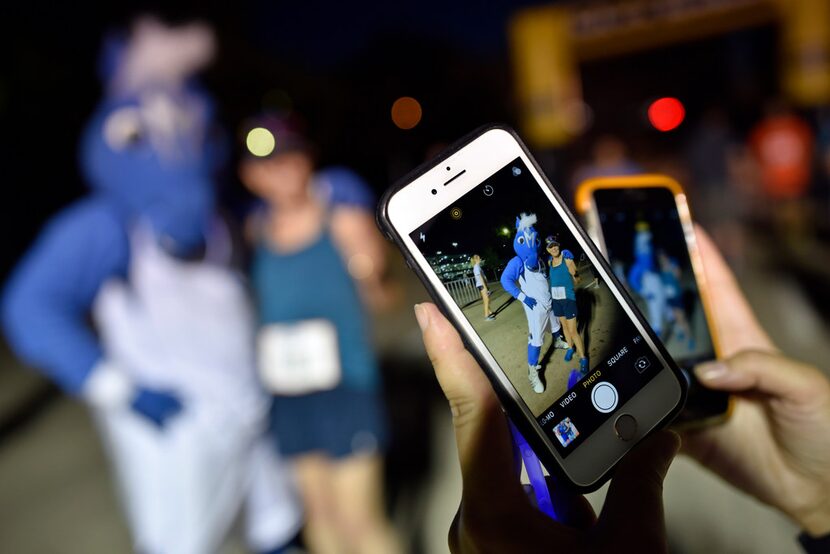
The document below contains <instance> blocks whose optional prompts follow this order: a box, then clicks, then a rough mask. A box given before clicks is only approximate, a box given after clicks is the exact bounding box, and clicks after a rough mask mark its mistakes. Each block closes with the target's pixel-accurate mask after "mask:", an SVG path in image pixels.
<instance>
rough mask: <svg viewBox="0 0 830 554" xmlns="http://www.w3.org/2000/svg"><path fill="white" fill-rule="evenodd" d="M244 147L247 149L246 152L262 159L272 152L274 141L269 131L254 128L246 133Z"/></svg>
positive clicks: (262, 128)
mask: <svg viewBox="0 0 830 554" xmlns="http://www.w3.org/2000/svg"><path fill="white" fill-rule="evenodd" d="M245 145H246V146H247V147H248V152H250V153H251V154H253V155H254V156H258V157H260V158H262V157H265V156H267V155H269V154H270V153H271V152H273V151H274V146H275V145H276V141H275V140H274V134H273V133H272V132H271V131H269V130H268V129H266V128H264V127H255V128H253V129H251V130H250V131H248V136H247V137H245Z"/></svg>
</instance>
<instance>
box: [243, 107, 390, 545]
mask: <svg viewBox="0 0 830 554" xmlns="http://www.w3.org/2000/svg"><path fill="white" fill-rule="evenodd" d="M253 127H254V131H256V132H257V133H259V134H260V135H261V136H264V137H265V142H266V143H268V142H269V140H270V141H271V142H270V144H272V145H274V144H275V146H274V147H273V150H272V151H271V152H269V153H267V155H265V156H262V157H254V156H248V157H246V158H245V159H243V161H242V162H241V166H240V178H241V180H242V182H243V183H244V184H245V186H246V187H247V188H248V189H249V190H250V191H251V192H252V193H254V194H255V195H256V196H258V197H259V198H261V199H262V200H263V201H264V205H263V206H262V208H261V209H260V210H258V211H256V212H255V213H254V215H252V216H251V217H250V218H249V221H248V225H247V230H248V234H249V236H250V238H251V239H252V241H253V242H254V244H255V254H254V259H253V269H252V284H253V288H254V295H255V298H256V303H257V308H258V310H259V322H260V331H259V335H258V345H257V346H258V352H259V364H260V371H261V374H262V378H263V381H264V383H265V385H266V387H267V388H268V389H269V391H270V392H271V393H272V395H273V404H272V410H271V423H272V429H273V432H274V434H275V438H276V439H277V444H278V446H279V449H280V451H281V452H282V454H283V455H284V456H285V457H287V458H288V459H289V460H291V461H292V462H293V466H294V468H295V470H296V475H297V479H298V484H299V488H300V493H301V496H302V498H303V501H304V503H305V509H306V525H305V530H304V538H305V541H306V544H307V545H308V547H309V549H310V551H311V552H314V553H319V554H327V553H330V552H343V551H346V552H360V553H383V554H386V553H392V554H394V553H396V552H399V551H400V547H399V545H398V540H397V537H396V536H395V533H394V532H393V530H392V527H391V525H390V523H389V522H388V520H387V518H386V516H385V514H384V508H383V487H382V477H383V475H382V458H381V452H382V450H383V447H384V445H385V443H386V428H385V413H384V408H383V405H382V399H381V395H380V390H379V388H380V375H379V371H378V366H377V363H376V361H375V358H374V353H373V351H372V346H371V343H370V338H369V325H368V319H367V317H366V315H365V313H364V309H363V304H362V302H361V294H363V295H364V298H366V299H372V298H377V297H378V296H382V294H380V293H378V292H377V291H378V290H379V289H380V272H381V269H382V265H383V243H382V239H381V237H380V235H379V233H378V231H377V230H376V228H375V226H374V221H373V218H372V215H371V211H370V210H368V209H367V208H368V207H369V206H371V205H372V200H371V195H370V194H369V193H368V191H367V189H366V187H365V185H364V184H363V182H362V181H361V180H360V179H359V178H358V177H357V176H356V175H354V174H353V173H351V172H349V171H348V170H345V169H333V170H327V171H321V172H315V170H314V164H313V155H312V149H311V147H310V145H309V143H308V142H307V140H306V139H305V137H304V135H303V134H302V132H301V131H300V127H299V125H298V124H297V122H296V121H294V120H292V119H290V118H287V117H274V116H263V117H260V118H259V119H258V120H257V121H256V122H255V125H254V126H253ZM252 132H253V131H252ZM249 137H250V135H249ZM249 149H251V151H252V152H253V151H254V150H256V144H254V148H253V149H252V148H251V142H250V140H249ZM257 152H258V153H259V154H262V152H259V151H257Z"/></svg>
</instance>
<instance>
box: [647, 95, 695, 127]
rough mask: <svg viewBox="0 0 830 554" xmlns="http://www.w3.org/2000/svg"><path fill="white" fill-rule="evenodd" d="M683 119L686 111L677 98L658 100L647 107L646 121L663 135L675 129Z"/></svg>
mask: <svg viewBox="0 0 830 554" xmlns="http://www.w3.org/2000/svg"><path fill="white" fill-rule="evenodd" d="M685 117H686V109H685V108H684V107H683V103H682V102H680V100H678V99H677V98H671V97H668V96H667V97H665V98H658V99H657V100H655V101H654V102H652V103H651V105H650V106H649V107H648V120H649V121H650V122H651V124H652V125H653V126H654V128H655V129H657V130H658V131H662V132H664V133H665V132H667V131H671V130H673V129H677V127H679V126H680V124H681V123H683V118H685Z"/></svg>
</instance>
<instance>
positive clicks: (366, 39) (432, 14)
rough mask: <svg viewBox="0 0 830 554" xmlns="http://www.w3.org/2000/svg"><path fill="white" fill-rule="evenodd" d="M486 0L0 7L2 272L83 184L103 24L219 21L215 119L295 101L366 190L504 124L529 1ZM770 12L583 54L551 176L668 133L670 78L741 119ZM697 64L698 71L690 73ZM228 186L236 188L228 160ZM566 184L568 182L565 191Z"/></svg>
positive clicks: (745, 116) (649, 148) (688, 93)
mask: <svg viewBox="0 0 830 554" xmlns="http://www.w3.org/2000/svg"><path fill="white" fill-rule="evenodd" d="M532 4H540V2H530V1H520V2H510V1H508V0H496V1H490V2H474V1H472V0H462V1H459V2H452V3H449V4H447V3H442V2H438V1H437V0H424V1H419V2H415V1H414V0H404V1H402V2H395V3H385V2H371V1H362V2H356V3H348V4H340V3H328V2H293V3H288V2H267V1H264V0H263V1H253V2H246V3H234V4H233V5H232V6H231V5H229V4H227V3H219V2H177V3H167V2H141V3H139V2H119V3H110V4H95V3H86V4H84V3H81V4H75V3H58V2H56V3H49V4H42V3H35V2H30V3H16V4H15V5H14V6H13V7H6V8H5V9H4V12H6V13H4V15H3V17H2V33H0V34H2V36H3V39H2V40H3V43H4V46H3V50H4V52H6V55H5V56H4V58H5V61H6V63H7V64H9V66H10V67H8V66H7V69H6V71H4V72H3V75H2V76H0V156H2V157H3V159H2V164H3V168H4V172H5V176H6V178H5V179H4V185H5V186H4V195H5V196H4V199H3V201H2V203H0V204H2V213H0V221H2V224H1V225H2V227H0V231H1V232H2V233H3V235H4V236H5V237H6V239H5V248H3V251H2V257H1V258H0V278H2V277H3V276H5V274H6V273H7V272H8V270H9V269H10V267H11V265H12V264H13V263H14V261H15V260H16V259H17V257H18V256H19V255H20V254H21V253H22V252H23V251H24V250H25V248H26V246H27V245H28V244H29V242H30V241H31V240H32V238H33V237H34V236H35V234H36V232H37V231H38V229H39V228H40V226H41V225H42V224H43V222H44V220H45V219H46V218H48V217H49V216H50V215H52V214H54V213H55V212H56V211H58V210H59V209H61V208H62V207H64V206H66V205H67V204H68V203H69V202H71V201H72V200H73V199H75V198H77V197H79V196H81V195H82V194H84V193H85V191H86V188H85V185H84V183H83V182H82V181H81V178H80V176H79V171H78V168H77V163H76V142H77V138H78V136H79V134H80V131H81V129H82V127H83V125H84V123H85V121H86V118H87V117H88V116H89V114H90V113H91V112H92V110H93V108H94V106H95V105H96V103H97V102H98V100H99V98H100V94H101V91H100V85H99V82H98V79H97V76H96V60H97V57H98V50H99V47H100V44H101V40H102V37H103V35H104V33H105V32H106V31H107V30H109V29H112V28H118V27H124V26H125V25H126V24H127V23H128V22H129V21H130V20H131V18H132V17H134V16H135V15H137V14H142V13H155V14H158V15H160V16H161V17H163V18H165V19H167V20H168V21H171V22H177V21H186V20H188V19H191V18H193V17H198V18H201V19H203V20H206V21H208V22H210V23H211V24H212V25H213V26H214V28H215V29H216V32H217V36H218V44H219V55H218V59H217V60H216V62H215V63H214V65H213V67H211V68H210V69H209V70H208V71H207V73H206V74H205V75H204V81H205V83H206V84H207V86H208V88H209V90H211V91H212V92H213V93H214V95H215V97H216V100H217V102H218V105H219V110H220V119H221V120H222V122H223V124H224V126H225V129H226V130H227V132H228V133H229V135H231V136H233V138H234V139H235V143H234V144H236V145H238V144H239V137H238V136H237V135H238V133H239V125H240V123H241V122H242V121H243V120H244V118H245V117H246V116H248V115H251V114H252V113H255V112H257V111H258V110H261V109H263V108H269V107H270V108H274V107H277V108H285V107H293V108H294V109H296V110H298V111H299V112H300V113H301V114H303V116H304V117H305V119H306V120H307V121H308V124H309V128H310V131H311V133H312V135H313V137H314V138H315V139H316V140H317V142H318V144H319V150H320V154H321V162H322V163H343V164H346V165H348V166H351V167H352V168H354V169H355V170H357V171H358V172H359V173H360V174H362V175H363V176H364V177H365V178H367V179H368V180H369V182H370V184H371V185H372V186H373V188H374V189H375V190H376V191H382V190H383V189H384V188H385V187H386V186H387V185H388V184H389V183H390V182H392V181H393V180H395V179H396V178H398V177H400V176H401V175H402V174H404V173H406V172H407V171H409V170H410V169H412V168H413V167H414V166H416V165H417V164H419V163H421V162H422V161H424V159H425V158H426V157H428V153H429V152H434V151H435V148H436V147H438V146H440V145H442V144H446V143H448V142H451V141H453V140H455V139H457V138H458V137H460V136H462V135H463V134H465V133H467V132H469V131H470V130H472V129H474V128H476V127H478V126H479V125H482V124H484V123H488V122H506V123H508V124H513V125H515V124H516V117H515V115H516V107H515V102H514V99H513V97H512V93H511V90H512V83H511V77H512V74H511V68H510V64H509V55H508V49H507V47H508V45H507V35H506V26H507V21H508V19H509V17H510V16H511V15H512V14H513V13H514V12H515V10H518V9H520V8H521V7H523V6H526V5H532ZM775 35H776V32H775V30H774V29H772V28H771V27H760V28H754V29H751V30H747V31H742V32H737V33H732V34H729V35H723V36H720V37H718V38H712V39H707V40H702V41H696V42H687V43H683V44H681V45H678V46H673V47H669V48H661V49H658V50H651V51H648V52H645V53H641V54H635V55H630V56H627V57H626V58H625V60H626V61H627V62H630V63H623V64H621V63H618V62H619V60H617V59H609V60H599V61H591V62H587V63H583V64H582V65H581V67H580V71H581V74H582V75H581V77H582V79H583V91H584V97H585V100H586V102H587V104H588V105H589V106H590V107H591V109H592V110H593V113H594V117H593V121H594V124H593V126H592V127H591V128H590V129H589V132H588V134H587V135H586V137H585V138H583V139H582V140H579V141H577V142H576V143H574V144H573V145H571V146H570V147H568V148H567V149H566V151H564V152H554V153H550V154H549V155H546V156H542V163H543V164H544V165H545V168H546V170H547V171H549V172H550V173H551V174H552V177H555V178H558V179H559V182H566V180H567V174H568V171H570V170H571V169H573V166H574V163H575V162H576V161H577V160H579V159H580V158H582V157H584V156H585V155H586V151H587V148H586V146H587V144H588V143H589V142H590V140H592V137H593V136H595V135H596V134H597V133H599V132H606V131H614V132H616V133H619V134H621V135H622V136H623V137H624V138H625V139H626V140H627V141H628V142H629V144H630V145H631V147H632V150H634V151H639V152H646V153H655V154H659V153H660V152H665V151H671V150H672V149H677V147H678V145H679V144H682V143H683V141H684V139H685V136H686V133H687V130H686V129H681V130H679V132H677V133H672V134H671V135H672V136H662V135H659V134H658V133H656V132H655V131H654V130H653V129H651V128H650V127H649V126H648V125H647V123H646V121H645V117H644V109H645V108H644V106H645V103H646V102H647V101H648V100H650V99H651V98H653V97H656V96H658V95H665V94H682V95H683V98H684V101H685V102H686V103H687V109H688V111H689V114H690V118H691V117H694V116H695V114H699V113H700V112H701V111H702V110H703V109H704V108H705V107H707V106H709V105H711V104H712V103H713V102H717V103H719V104H721V105H725V106H726V107H728V108H733V107H734V108H735V109H734V110H732V111H731V112H730V113H731V116H732V117H733V119H734V120H735V123H736V124H737V125H739V126H741V125H743V126H746V125H747V124H748V122H750V121H751V120H752V118H753V117H755V116H756V115H757V113H758V109H759V104H760V99H761V98H762V97H763V95H764V93H765V92H766V91H769V90H770V89H771V88H772V87H773V86H774V83H775V79H776V76H775V72H774V69H773V70H770V64H769V63H768V60H770V59H772V58H773V57H774V52H775V50H774V48H775ZM703 77H705V79H706V85H705V86H701V83H700V80H701V79H702V78H703ZM402 95H409V96H413V97H415V98H417V99H418V100H419V101H420V103H421V105H422V106H423V110H424V115H423V119H422V121H421V124H420V125H418V126H417V127H416V128H415V129H412V130H410V131H401V130H399V129H397V128H396V127H395V126H394V125H393V124H392V122H391V121H390V117H389V109H390V106H391V104H392V102H393V101H394V99H396V98H398V97H399V96H402ZM226 177H227V178H226V179H225V183H224V184H225V186H226V187H227V188H226V193H227V195H228V196H230V197H231V198H233V197H235V196H237V195H239V194H241V187H240V186H239V185H238V184H237V182H236V179H235V174H234V172H233V171H232V170H229V171H228V172H227V176H226ZM563 192H564V191H563Z"/></svg>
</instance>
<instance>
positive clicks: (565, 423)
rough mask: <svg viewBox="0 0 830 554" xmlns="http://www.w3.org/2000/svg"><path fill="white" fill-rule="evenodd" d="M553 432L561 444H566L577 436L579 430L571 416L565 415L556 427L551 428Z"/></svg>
mask: <svg viewBox="0 0 830 554" xmlns="http://www.w3.org/2000/svg"><path fill="white" fill-rule="evenodd" d="M553 433H554V434H555V435H556V438H557V439H559V443H560V444H561V445H562V446H568V445H569V444H571V443H572V442H573V441H574V439H576V437H578V436H579V431H578V430H577V428H576V425H574V424H573V422H572V421H571V418H569V417H566V418H565V419H563V420H562V421H560V422H559V423H557V424H556V427H554V428H553Z"/></svg>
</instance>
